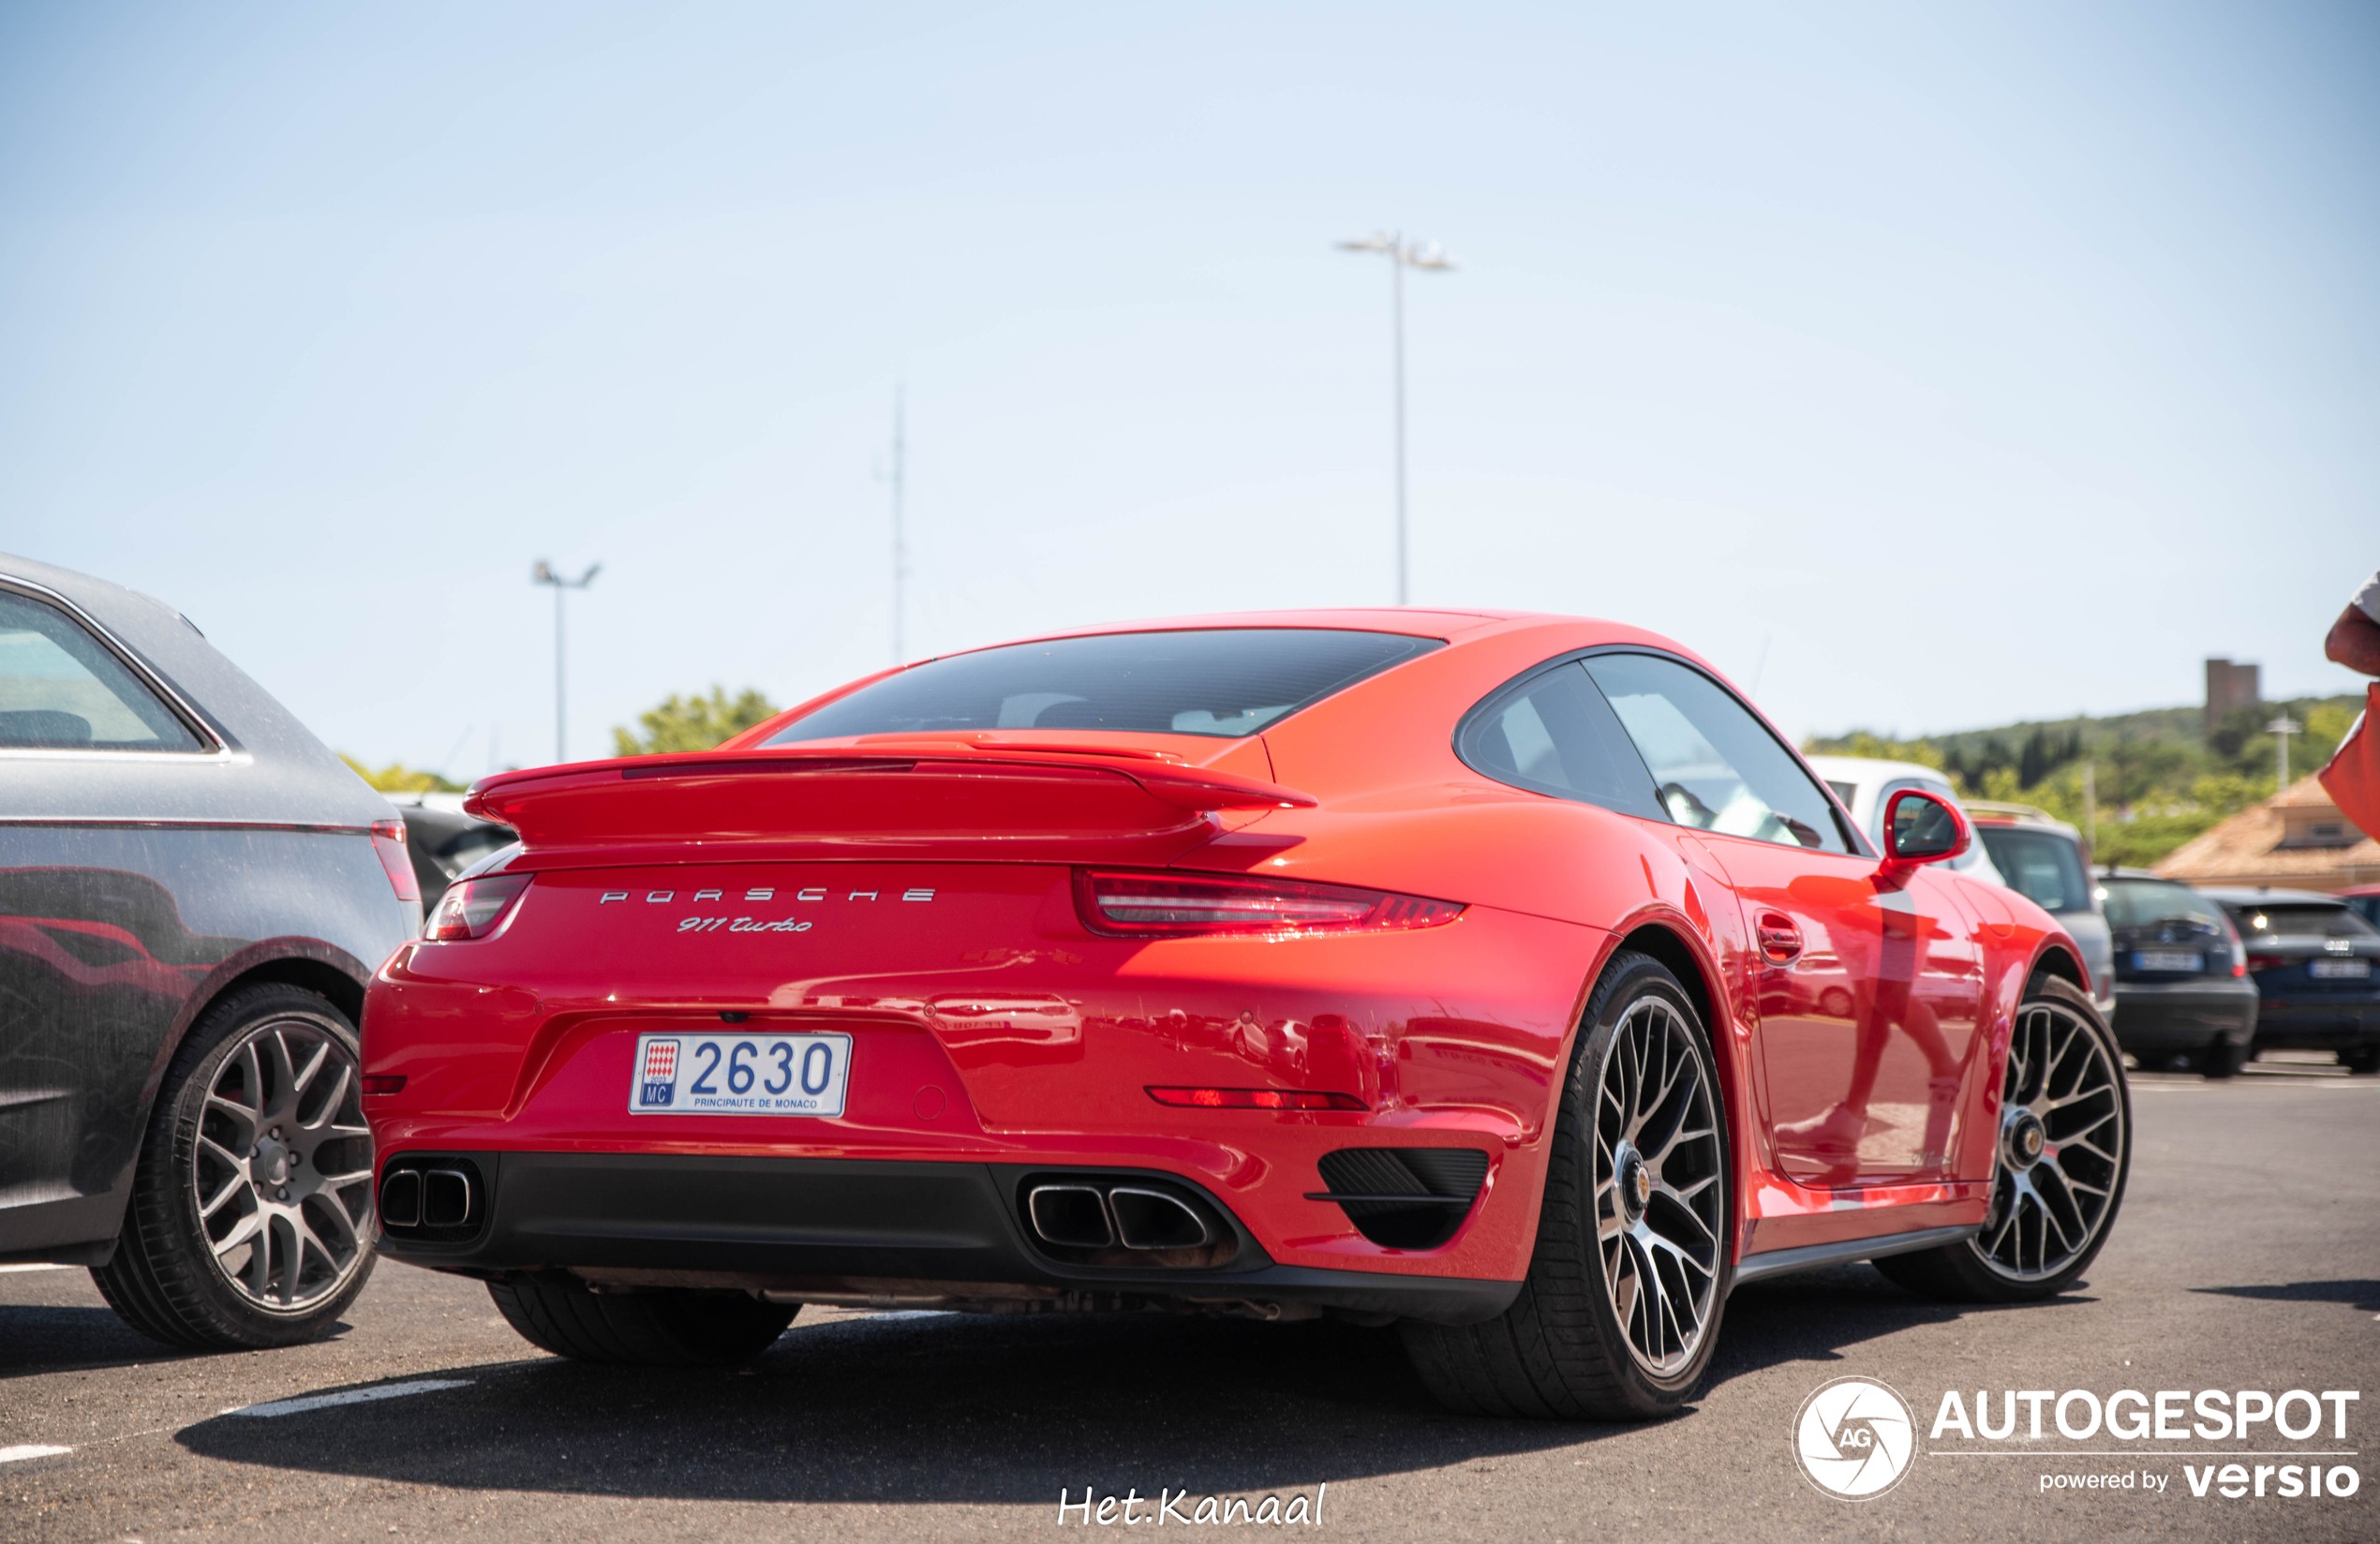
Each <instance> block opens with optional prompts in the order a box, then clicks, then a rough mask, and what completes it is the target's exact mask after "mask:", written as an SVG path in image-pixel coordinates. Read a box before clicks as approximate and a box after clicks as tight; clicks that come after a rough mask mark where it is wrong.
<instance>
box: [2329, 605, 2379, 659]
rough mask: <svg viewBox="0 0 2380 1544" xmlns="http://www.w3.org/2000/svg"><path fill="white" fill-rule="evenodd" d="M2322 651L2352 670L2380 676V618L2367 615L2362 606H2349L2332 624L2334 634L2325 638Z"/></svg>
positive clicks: (2331, 633) (2331, 630) (2331, 632)
mask: <svg viewBox="0 0 2380 1544" xmlns="http://www.w3.org/2000/svg"><path fill="white" fill-rule="evenodd" d="M2322 652H2323V656H2324V657H2325V658H2326V659H2328V660H2330V661H2333V662H2335V663H2338V664H2343V665H2345V666H2346V667H2347V668H2348V669H2349V670H2359V671H2361V672H2363V674H2365V675H2366V676H2380V622H2375V621H2373V619H2372V618H2371V617H2369V616H2365V615H2364V611H2363V608H2362V607H2361V606H2349V607H2348V608H2347V609H2346V610H2344V611H2343V612H2341V613H2340V614H2339V619H2338V620H2337V621H2335V622H2333V623H2331V624H2330V636H2329V637H2328V638H2326V639H2324V640H2323V641H2322Z"/></svg>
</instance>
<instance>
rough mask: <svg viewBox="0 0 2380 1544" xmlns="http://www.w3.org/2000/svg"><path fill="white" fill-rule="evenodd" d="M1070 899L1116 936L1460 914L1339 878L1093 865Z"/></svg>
mask: <svg viewBox="0 0 2380 1544" xmlns="http://www.w3.org/2000/svg"><path fill="white" fill-rule="evenodd" d="M1075 905H1076V909H1077V910H1078V912H1080V913H1081V914H1082V924H1083V926H1084V927H1086V928H1090V929H1091V930H1092V931H1093V932H1094V933H1105V934H1108V936H1110V937H1119V938H1180V937H1184V936H1189V935H1194V934H1208V933H1370V932H1390V931H1397V930H1402V929H1405V928H1435V927H1437V926H1438V925H1439V924H1440V923H1445V922H1452V921H1453V920H1454V919H1455V918H1456V917H1458V916H1461V915H1462V914H1463V908H1462V907H1461V906H1460V905H1458V904H1456V903H1455V902H1453V901H1450V900H1426V899H1424V898H1421V897H1420V896H1400V895H1393V894H1391V893H1390V892H1388V891H1385V890H1358V889H1355V888H1352V887H1351V886H1348V885H1344V884H1314V883H1308V882H1306V881H1304V880H1288V879H1251V878H1243V877H1242V876H1239V875H1235V874H1197V875H1191V874H1182V873H1159V874H1152V873H1131V872H1126V871H1123V870H1120V869H1118V870H1108V869H1080V870H1078V871H1077V873H1076V876H1075Z"/></svg>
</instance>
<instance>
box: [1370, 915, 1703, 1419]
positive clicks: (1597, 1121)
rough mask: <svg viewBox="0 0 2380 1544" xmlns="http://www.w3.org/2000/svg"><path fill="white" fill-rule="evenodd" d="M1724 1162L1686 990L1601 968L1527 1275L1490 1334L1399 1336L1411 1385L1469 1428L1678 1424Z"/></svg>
mask: <svg viewBox="0 0 2380 1544" xmlns="http://www.w3.org/2000/svg"><path fill="white" fill-rule="evenodd" d="M1727 1151H1728V1148H1727V1124H1726V1113H1725V1109H1724V1106H1722V1105H1721V1103H1720V1100H1719V1097H1718V1080H1717V1079H1716V1077H1715V1076H1713V1074H1712V1068H1711V1057H1710V1050H1709V1047H1708V1043H1707V1041H1706V1040H1705V1038H1704V1036H1703V1027H1702V1024H1701V1021H1700V1019H1699V1017H1697V1016H1696V1014H1695V1012H1694V1006H1693V1003H1692V1002H1691V1001H1690V1000H1689V999H1688V997H1687V995H1686V991H1685V988H1684V987H1681V986H1679V985H1678V981H1677V978H1676V977H1675V976H1673V975H1672V974H1671V973H1670V972H1669V971H1668V970H1667V969H1666V968H1665V967H1663V966H1662V965H1661V964H1660V963H1659V961H1657V960H1655V959H1653V958H1649V957H1648V956H1645V955H1641V954H1637V953H1635V952H1633V951H1627V952H1623V953H1621V954H1619V955H1616V956H1614V958H1613V960H1612V963H1611V965H1610V966H1609V968H1608V969H1606V970H1605V972H1603V978H1602V980H1601V981H1599V983H1597V985H1596V988H1595V992H1594V995H1593V996H1592V997H1591V998H1590V999H1589V1000H1588V1002H1587V1009H1586V1015H1585V1018H1584V1025H1583V1026H1582V1028H1581V1030H1580V1032H1579V1035H1578V1044H1577V1047H1576V1049H1575V1050H1573V1051H1572V1053H1571V1057H1570V1067H1569V1076H1568V1078H1567V1079H1566V1080H1565V1083H1564V1088H1563V1096H1562V1103H1561V1113H1560V1116H1559V1118H1558V1120H1557V1121H1556V1123H1555V1125H1554V1149H1553V1152H1552V1154H1551V1155H1550V1161H1549V1164H1548V1167H1547V1173H1546V1180H1545V1197H1544V1204H1543V1206H1542V1208H1541V1210H1540V1216H1539V1223H1538V1236H1537V1249H1536V1251H1535V1253H1534V1255H1532V1256H1531V1258H1530V1261H1529V1273H1528V1279H1527V1280H1526V1281H1525V1283H1524V1284H1522V1287H1521V1295H1520V1297H1519V1298H1518V1299H1515V1300H1514V1301H1513V1303H1512V1306H1511V1307H1510V1308H1509V1309H1507V1310H1505V1312H1504V1313H1503V1314H1501V1315H1499V1316H1498V1317H1496V1318H1494V1319H1491V1320H1489V1321H1488V1322H1486V1323H1485V1324H1475V1325H1459V1326H1448V1325H1430V1324H1417V1323H1407V1324H1406V1326H1405V1329H1404V1334H1405V1344H1406V1352H1407V1354H1408V1355H1410V1356H1411V1358H1412V1359H1413V1365H1414V1367H1415V1369H1416V1371H1418V1372H1419V1373H1421V1381H1422V1382H1423V1383H1425V1384H1427V1385H1428V1386H1429V1388H1430V1391H1431V1392H1432V1393H1434V1394H1435V1395H1436V1396H1437V1397H1438V1399H1439V1400H1440V1401H1441V1402H1443V1403H1446V1404H1448V1405H1450V1406H1451V1407H1452V1408H1454V1409H1456V1410H1460V1411H1463V1412H1465V1413H1466V1414H1470V1415H1482V1416H1527V1417H1537V1418H1559V1419H1570V1420H1646V1419H1651V1418H1656V1417H1659V1416H1666V1415H1670V1414H1673V1413H1674V1412H1675V1411H1676V1409H1677V1407H1678V1406H1679V1405H1680V1404H1682V1403H1684V1402H1685V1400H1686V1399H1687V1397H1688V1395H1689V1394H1690V1393H1692V1391H1693V1389H1694V1387H1695V1385H1696V1384H1697V1383H1699V1382H1700V1381H1701V1379H1702V1376H1703V1370H1704V1369H1705V1368H1706V1367H1707V1366H1708V1365H1709V1363H1710V1358H1711V1350H1712V1347H1713V1346H1714V1345H1715V1344H1717V1342H1718V1321H1719V1310H1720V1308H1721V1306H1722V1304H1723V1302H1724V1299H1725V1292H1724V1290H1723V1288H1724V1285H1725V1283H1724V1280H1723V1277H1724V1275H1725V1269H1726V1265H1725V1262H1726V1247H1725V1243H1724V1240H1725V1239H1726V1237H1727V1228H1728V1197H1729V1192H1728V1178H1727Z"/></svg>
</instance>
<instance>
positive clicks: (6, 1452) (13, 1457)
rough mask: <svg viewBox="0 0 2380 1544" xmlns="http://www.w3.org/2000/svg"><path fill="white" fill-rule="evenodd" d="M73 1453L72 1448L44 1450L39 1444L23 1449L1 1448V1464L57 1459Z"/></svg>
mask: <svg viewBox="0 0 2380 1544" xmlns="http://www.w3.org/2000/svg"><path fill="white" fill-rule="evenodd" d="M73 1451H74V1449H73V1448H44V1447H42V1446H41V1445H40V1444H39V1443H37V1442H28V1443H25V1444H24V1445H23V1446H22V1447H17V1448H0V1463H14V1462H17V1461H18V1460H19V1459H25V1458H56V1457H57V1456H58V1455H59V1454H60V1453H71V1452H73Z"/></svg>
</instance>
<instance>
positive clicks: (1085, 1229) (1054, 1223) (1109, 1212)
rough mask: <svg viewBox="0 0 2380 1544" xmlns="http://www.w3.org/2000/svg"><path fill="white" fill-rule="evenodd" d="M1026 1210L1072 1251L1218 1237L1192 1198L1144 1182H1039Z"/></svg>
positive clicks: (1167, 1245)
mask: <svg viewBox="0 0 2380 1544" xmlns="http://www.w3.org/2000/svg"><path fill="white" fill-rule="evenodd" d="M1025 1210H1026V1213H1027V1214H1028V1215H1029V1216H1030V1217H1031V1219H1032V1221H1033V1230H1034V1232H1035V1233H1036V1234H1039V1235H1040V1236H1041V1239H1042V1240H1043V1241H1044V1242H1046V1243H1053V1244H1057V1245H1060V1246H1061V1247H1063V1248H1066V1249H1108V1248H1112V1247H1114V1246H1115V1245H1117V1244H1122V1245H1123V1247H1124V1248H1126V1249H1137V1250H1166V1249H1198V1248H1201V1247H1203V1246H1205V1245H1207V1244H1210V1243H1212V1242H1213V1241H1214V1237H1215V1235H1214V1231H1213V1229H1212V1228H1210V1227H1209V1226H1208V1225H1207V1220H1206V1219H1205V1218H1204V1217H1202V1216H1200V1215H1199V1214H1198V1212H1197V1210H1196V1209H1195V1208H1193V1207H1191V1206H1190V1205H1189V1204H1188V1203H1187V1202H1184V1201H1183V1200H1182V1199H1181V1198H1179V1197H1178V1196H1175V1195H1168V1193H1167V1192H1165V1191H1162V1190H1152V1189H1149V1188H1147V1187H1145V1186H1140V1185H1097V1184H1082V1183H1066V1184H1047V1185H1035V1186H1034V1188H1033V1190H1032V1192H1031V1193H1030V1194H1029V1195H1027V1196H1026V1197H1025Z"/></svg>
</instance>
